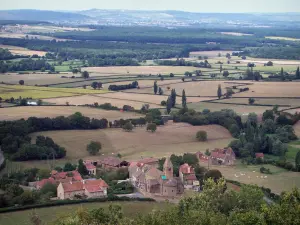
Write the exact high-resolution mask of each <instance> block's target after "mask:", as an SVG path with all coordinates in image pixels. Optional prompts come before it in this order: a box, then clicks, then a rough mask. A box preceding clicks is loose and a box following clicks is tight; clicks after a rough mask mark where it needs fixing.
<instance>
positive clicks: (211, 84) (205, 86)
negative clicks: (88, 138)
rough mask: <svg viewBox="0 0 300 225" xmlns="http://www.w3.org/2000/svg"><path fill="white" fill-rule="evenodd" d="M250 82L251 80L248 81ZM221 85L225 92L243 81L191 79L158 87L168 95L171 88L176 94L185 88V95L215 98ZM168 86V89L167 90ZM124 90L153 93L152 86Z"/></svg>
mask: <svg viewBox="0 0 300 225" xmlns="http://www.w3.org/2000/svg"><path fill="white" fill-rule="evenodd" d="M248 83H251V82H248ZM219 84H220V85H221V87H222V93H225V92H226V87H232V86H233V85H239V84H243V82H239V81H238V82H228V81H193V82H178V83H174V84H166V85H165V84H164V83H161V85H160V87H161V88H162V89H163V91H164V94H167V95H169V94H170V93H171V90H172V89H175V90H176V93H177V94H178V95H181V94H182V91H183V90H185V94H186V96H198V97H201V96H211V97H213V98H214V96H216V97H215V98H217V90H218V85H219ZM167 87H170V90H167ZM125 92H137V93H151V94H152V93H153V87H151V88H142V89H132V90H126V91H125Z"/></svg>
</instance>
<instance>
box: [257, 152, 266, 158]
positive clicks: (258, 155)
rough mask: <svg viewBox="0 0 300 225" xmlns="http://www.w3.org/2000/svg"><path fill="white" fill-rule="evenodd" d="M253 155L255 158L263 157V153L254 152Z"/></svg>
mask: <svg viewBox="0 0 300 225" xmlns="http://www.w3.org/2000/svg"><path fill="white" fill-rule="evenodd" d="M255 157H256V158H263V157H264V153H255Z"/></svg>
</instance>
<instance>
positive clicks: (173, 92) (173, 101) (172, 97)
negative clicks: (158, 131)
mask: <svg viewBox="0 0 300 225" xmlns="http://www.w3.org/2000/svg"><path fill="white" fill-rule="evenodd" d="M176 96H177V94H176V90H175V89H172V90H171V94H170V96H169V97H168V100H167V104H166V110H167V113H168V114H170V112H171V109H172V108H174V107H175V104H176ZM182 100H183V102H182V104H185V105H186V99H185V101H184V97H183V99H182Z"/></svg>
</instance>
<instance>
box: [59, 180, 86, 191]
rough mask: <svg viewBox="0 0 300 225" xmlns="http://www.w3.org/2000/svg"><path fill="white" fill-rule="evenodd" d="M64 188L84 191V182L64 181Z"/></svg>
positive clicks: (65, 189)
mask: <svg viewBox="0 0 300 225" xmlns="http://www.w3.org/2000/svg"><path fill="white" fill-rule="evenodd" d="M62 186H63V188H64V192H74V191H82V190H84V188H83V183H82V182H81V181H76V182H71V183H62Z"/></svg>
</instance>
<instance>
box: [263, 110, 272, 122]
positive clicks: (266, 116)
mask: <svg viewBox="0 0 300 225" xmlns="http://www.w3.org/2000/svg"><path fill="white" fill-rule="evenodd" d="M274 118H275V116H274V112H273V110H266V111H265V112H264V113H263V117H262V120H263V121H265V120H267V119H271V120H274Z"/></svg>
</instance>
